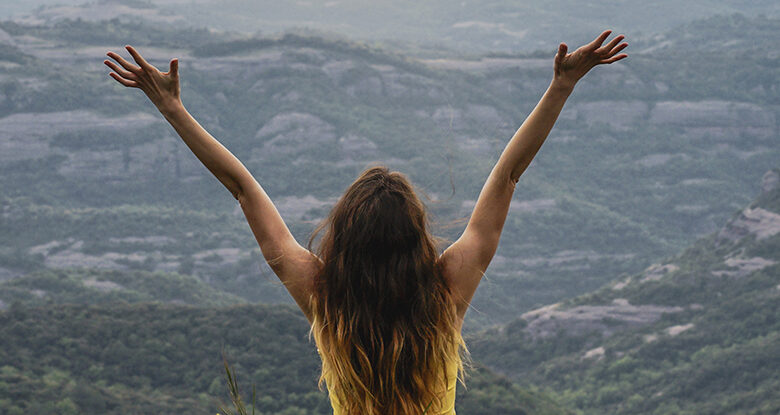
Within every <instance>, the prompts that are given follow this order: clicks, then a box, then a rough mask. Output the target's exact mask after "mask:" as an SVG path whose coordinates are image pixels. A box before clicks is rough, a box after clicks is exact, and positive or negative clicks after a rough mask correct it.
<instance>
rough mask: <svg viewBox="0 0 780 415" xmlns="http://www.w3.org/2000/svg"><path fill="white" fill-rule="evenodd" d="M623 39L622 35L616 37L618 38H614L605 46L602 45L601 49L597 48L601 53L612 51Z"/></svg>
mask: <svg viewBox="0 0 780 415" xmlns="http://www.w3.org/2000/svg"><path fill="white" fill-rule="evenodd" d="M624 38H625V36H623V35H620V36H618V37H616V38H614V39H612V40H611V41H610V42H609V43H607V44H606V45H604V46H603V47H601V48H599V49H600V50H601V51H603V52H607V51H611V50H612V49H614V48H615V45H617V44H618V43H620V41H621V40H623V39H624Z"/></svg>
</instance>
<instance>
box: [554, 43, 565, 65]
mask: <svg viewBox="0 0 780 415" xmlns="http://www.w3.org/2000/svg"><path fill="white" fill-rule="evenodd" d="M567 50H568V46H566V44H565V43H561V44H560V45H558V53H557V54H556V55H555V60H557V61H558V62H560V61H561V60H562V59H563V58H564V57H566V51H567Z"/></svg>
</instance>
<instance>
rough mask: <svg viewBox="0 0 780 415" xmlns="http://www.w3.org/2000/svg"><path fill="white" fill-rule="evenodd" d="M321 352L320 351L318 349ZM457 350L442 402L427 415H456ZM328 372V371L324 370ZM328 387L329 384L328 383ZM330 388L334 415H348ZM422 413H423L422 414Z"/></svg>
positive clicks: (434, 404)
mask: <svg viewBox="0 0 780 415" xmlns="http://www.w3.org/2000/svg"><path fill="white" fill-rule="evenodd" d="M317 351H318V352H319V349H317ZM457 353H458V351H457V348H456V349H455V351H454V353H453V354H452V356H451V358H450V360H449V361H448V362H447V367H446V368H444V370H445V371H446V372H445V373H446V374H447V386H446V389H445V388H444V387H441V388H440V390H441V397H442V402H441V404H439V403H438V402H433V403H431V406H430V408H428V410H427V412H425V415H455V388H456V384H457V381H458V362H457ZM324 371H327V369H324ZM326 385H327V382H326ZM327 387H328V395H329V397H330V404H331V406H332V407H333V415H346V412H345V411H344V407H343V406H342V405H341V404H340V403H339V401H338V399H337V398H336V397H335V395H334V394H333V393H332V390H331V388H330V385H327ZM421 413H422V412H421Z"/></svg>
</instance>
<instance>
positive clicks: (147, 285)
mask: <svg viewBox="0 0 780 415" xmlns="http://www.w3.org/2000/svg"><path fill="white" fill-rule="evenodd" d="M151 301H157V302H162V303H175V304H187V305H193V306H199V307H214V306H225V305H233V304H242V303H245V302H246V300H244V299H243V298H241V297H237V296H234V295H231V294H227V293H224V292H220V291H218V290H216V289H214V288H213V287H212V286H210V285H208V284H206V283H204V282H203V281H201V280H199V279H197V278H194V277H192V276H188V275H181V274H166V273H162V272H147V271H117V270H100V269H68V270H43V271H37V272H34V273H32V274H29V275H25V276H23V277H21V278H16V279H13V280H10V281H4V282H0V309H3V308H7V307H9V306H11V305H12V304H14V303H20V304H24V305H25V306H43V305H53V304H112V303H138V302H151Z"/></svg>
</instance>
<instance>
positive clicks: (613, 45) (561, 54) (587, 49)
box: [553, 30, 628, 87]
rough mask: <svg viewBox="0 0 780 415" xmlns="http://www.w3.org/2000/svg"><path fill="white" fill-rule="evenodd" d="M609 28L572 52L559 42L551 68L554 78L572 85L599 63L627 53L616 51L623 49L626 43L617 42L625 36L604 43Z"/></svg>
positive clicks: (617, 58)
mask: <svg viewBox="0 0 780 415" xmlns="http://www.w3.org/2000/svg"><path fill="white" fill-rule="evenodd" d="M610 33H612V31H611V30H607V31H605V32H604V33H602V34H601V35H599V37H597V38H596V39H594V40H593V41H592V42H590V43H588V44H587V45H583V46H580V47H579V48H578V49H577V50H575V51H574V52H572V53H568V54H567V53H566V51H567V49H568V47H567V46H566V44H565V43H561V44H560V46H559V47H558V53H557V54H556V55H555V63H554V66H553V69H554V71H555V80H556V81H557V82H559V83H560V84H562V85H566V86H571V87H574V84H576V83H577V81H579V80H580V78H582V77H583V76H585V74H586V73H588V71H590V70H591V69H592V68H593V67H594V66H596V65H600V64H609V63H612V62H617V61H619V60H621V59H623V58H626V57H627V56H628V55H627V54H625V53H622V54H620V55H618V52H620V51H621V50H623V49H625V48H626V47H627V46H628V43H625V42H624V43H621V44H618V43H619V42H620V41H621V40H623V38H625V36H623V35H620V36H617V37H616V38H614V39H612V40H611V41H610V42H609V43H607V44H606V45H604V44H603V43H604V41H605V40H607V38H608V37H609V35H610Z"/></svg>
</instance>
